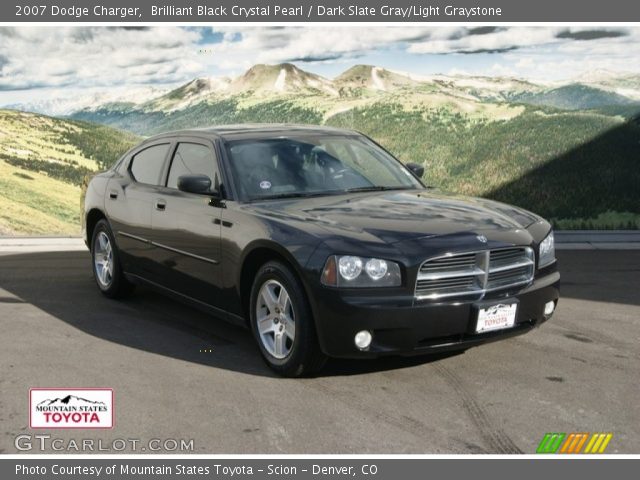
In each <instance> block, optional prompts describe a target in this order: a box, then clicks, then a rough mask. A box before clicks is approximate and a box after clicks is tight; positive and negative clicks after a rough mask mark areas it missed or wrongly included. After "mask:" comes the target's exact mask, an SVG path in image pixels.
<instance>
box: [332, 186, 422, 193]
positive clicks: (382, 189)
mask: <svg viewBox="0 0 640 480" xmlns="http://www.w3.org/2000/svg"><path fill="white" fill-rule="evenodd" d="M414 188H415V187H409V186H397V187H383V186H378V185H369V186H368V187H354V188H347V189H345V190H343V192H345V193H352V192H386V191H388V190H413V189H414Z"/></svg>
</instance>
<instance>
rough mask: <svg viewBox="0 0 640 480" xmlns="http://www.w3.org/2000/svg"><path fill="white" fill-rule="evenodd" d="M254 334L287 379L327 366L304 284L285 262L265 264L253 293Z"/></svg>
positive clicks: (252, 318) (266, 353) (269, 361)
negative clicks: (302, 284)
mask: <svg viewBox="0 0 640 480" xmlns="http://www.w3.org/2000/svg"><path fill="white" fill-rule="evenodd" d="M250 312H251V330H252V331H253V334H254V336H255V337H256V340H257V341H258V346H259V347H260V352H261V353H262V356H263V358H264V359H265V361H266V362H267V365H269V366H270V367H271V368H272V369H273V370H274V371H276V372H277V373H279V374H281V375H284V376H287V377H298V376H301V375H308V374H310V373H313V372H315V371H317V370H319V369H320V368H322V366H323V365H324V363H325V360H326V357H325V355H324V354H323V353H322V352H321V350H320V346H319V345H318V340H317V337H316V331H315V325H314V323H313V316H312V315H311V309H310V308H309V302H308V301H307V297H306V295H305V293H304V290H303V289H302V286H301V285H300V282H299V281H298V279H297V278H296V276H295V275H294V273H293V272H292V271H291V269H290V268H289V267H287V266H286V265H284V264H283V263H281V262H277V261H271V262H268V263H266V264H264V265H263V266H262V267H261V268H260V270H259V271H258V274H257V275H256V278H255V280H254V282H253V288H252V289H251V306H250Z"/></svg>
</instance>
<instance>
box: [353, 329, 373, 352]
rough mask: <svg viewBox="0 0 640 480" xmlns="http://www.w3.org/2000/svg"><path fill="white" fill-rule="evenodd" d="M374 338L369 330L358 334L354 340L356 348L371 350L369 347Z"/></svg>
mask: <svg viewBox="0 0 640 480" xmlns="http://www.w3.org/2000/svg"><path fill="white" fill-rule="evenodd" d="M372 338H373V337H372V336H371V332H369V331H367V330H361V331H359V332H358V333H356V336H355V338H354V339H353V341H354V342H355V344H356V347H358V348H359V349H360V350H365V349H367V348H369V345H371V339H372Z"/></svg>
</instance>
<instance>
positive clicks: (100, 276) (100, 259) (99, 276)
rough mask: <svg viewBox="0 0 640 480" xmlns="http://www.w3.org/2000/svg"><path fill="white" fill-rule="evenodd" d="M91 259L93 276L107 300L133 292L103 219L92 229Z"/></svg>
mask: <svg viewBox="0 0 640 480" xmlns="http://www.w3.org/2000/svg"><path fill="white" fill-rule="evenodd" d="M91 258H92V260H93V276H94V278H95V280H96V284H97V285H98V288H99V289H100V291H101V292H102V293H103V294H104V295H106V296H107V297H109V298H122V297H126V296H127V295H130V294H131V293H132V292H133V290H134V288H135V287H134V285H133V284H132V283H130V282H129V281H128V280H127V279H126V278H125V276H124V273H123V272H122V267H121V266H120V255H119V252H118V249H117V247H116V243H115V240H114V238H113V233H112V232H111V228H110V227H109V223H108V222H107V221H106V220H105V219H102V220H100V221H99V222H98V223H97V224H96V226H95V228H94V229H93V238H92V240H91Z"/></svg>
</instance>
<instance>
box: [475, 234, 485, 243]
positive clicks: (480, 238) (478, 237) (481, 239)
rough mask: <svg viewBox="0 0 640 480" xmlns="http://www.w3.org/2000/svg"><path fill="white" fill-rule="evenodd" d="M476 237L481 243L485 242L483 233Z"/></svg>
mask: <svg viewBox="0 0 640 480" xmlns="http://www.w3.org/2000/svg"><path fill="white" fill-rule="evenodd" d="M476 238H477V239H478V241H480V242H482V243H487V237H485V236H484V235H476Z"/></svg>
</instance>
